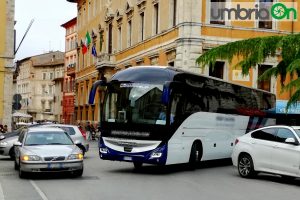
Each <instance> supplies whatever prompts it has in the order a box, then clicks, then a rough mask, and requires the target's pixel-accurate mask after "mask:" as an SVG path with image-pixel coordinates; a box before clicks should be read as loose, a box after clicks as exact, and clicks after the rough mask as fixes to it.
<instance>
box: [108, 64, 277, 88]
mask: <svg viewBox="0 0 300 200" xmlns="http://www.w3.org/2000/svg"><path fill="white" fill-rule="evenodd" d="M179 77H186V78H187V77H189V78H192V77H194V78H197V77H205V78H209V79H213V80H217V81H221V82H224V83H229V84H233V85H237V86H241V87H244V88H249V89H253V90H258V91H262V92H264V93H270V94H273V93H271V92H268V91H265V90H261V89H256V88H251V87H248V86H245V85H241V84H237V83H233V82H228V81H225V80H223V79H219V78H215V77H211V76H206V75H203V74H197V73H192V72H189V71H184V70H181V69H178V68H174V67H170V66H136V67H130V68H127V69H125V70H122V71H119V72H117V73H116V74H114V75H113V76H112V79H111V81H112V82H113V81H119V82H145V83H147V82H151V83H161V84H164V83H165V81H174V80H176V79H178V78H179ZM179 79H180V78H179Z"/></svg>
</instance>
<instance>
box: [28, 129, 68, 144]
mask: <svg viewBox="0 0 300 200" xmlns="http://www.w3.org/2000/svg"><path fill="white" fill-rule="evenodd" d="M72 144H73V141H72V140H71V139H70V137H69V136H68V134H67V133H65V132H32V133H28V134H27V136H26V140H25V143H24V145H25V146H34V145H72Z"/></svg>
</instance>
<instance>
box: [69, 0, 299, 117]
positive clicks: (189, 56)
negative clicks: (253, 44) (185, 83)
mask: <svg viewBox="0 0 300 200" xmlns="http://www.w3.org/2000/svg"><path fill="white" fill-rule="evenodd" d="M67 1H69V2H75V3H77V7H78V15H77V26H78V41H77V42H78V67H77V68H76V84H77V93H78V97H79V98H78V99H77V100H78V109H77V119H79V120H95V121H97V120H98V119H99V118H98V117H99V116H98V113H97V112H98V108H97V106H98V103H97V102H96V103H95V106H93V105H92V106H91V105H87V97H88V91H89V88H90V87H91V84H92V83H93V82H94V80H96V79H100V78H101V77H102V78H106V79H109V78H110V77H111V75H112V74H114V73H115V72H117V71H118V70H122V69H125V68H128V67H131V66H139V65H164V66H167V65H168V66H173V67H176V68H179V69H184V70H188V71H191V72H196V73H201V74H205V75H208V76H214V77H217V78H221V79H224V80H226V81H231V82H235V83H239V84H242V85H246V86H249V87H254V88H260V89H264V90H268V91H271V92H273V93H275V94H276V95H277V98H278V99H280V100H287V99H289V97H290V93H289V92H285V93H281V92H280V90H281V88H280V84H279V83H278V81H279V80H276V79H275V78H272V79H271V80H266V81H260V82H259V81H258V80H257V78H258V76H259V75H260V74H262V73H263V72H264V70H266V69H268V68H270V67H273V66H274V65H276V64H277V62H278V58H279V57H280V55H278V57H276V58H269V59H268V60H266V62H265V63H262V64H261V66H260V67H257V66H256V67H255V68H253V69H251V70H250V71H249V75H248V76H242V75H241V69H239V68H234V66H235V63H236V59H234V60H233V63H231V64H230V63H228V61H226V60H219V61H218V62H217V63H216V66H215V68H214V70H212V69H211V68H209V67H206V68H200V67H199V66H198V65H197V64H196V62H195V61H196V58H198V57H199V56H200V55H201V54H202V53H203V52H205V51H207V50H209V49H211V48H213V47H215V46H217V45H221V44H225V43H227V42H231V41H236V40H240V39H246V38H252V37H259V36H270V35H285V34H292V33H296V32H299V30H300V26H299V25H300V24H299V20H298V21H280V20H272V19H271V20H269V21H222V20H212V19H211V17H210V16H211V15H210V14H211V13H210V11H211V7H212V5H213V4H214V3H216V2H223V3H226V2H231V1H228V0H220V1H215V0H205V1H204V0H113V1H112V0H67ZM250 1H253V2H256V1H254V0H250ZM295 5H296V4H295ZM299 6H300V4H298V8H297V10H300V9H299ZM86 36H90V37H86ZM86 38H88V40H86ZM86 41H88V42H86ZM86 45H87V52H86V51H85V46H86ZM93 49H96V51H97V56H96V57H95V56H94V55H93V54H92V53H93V52H94V51H93ZM83 52H84V53H83ZM85 52H86V53H85ZM99 98H101V92H99V94H98V97H97V99H99Z"/></svg>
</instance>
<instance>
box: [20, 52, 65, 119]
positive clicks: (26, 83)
mask: <svg viewBox="0 0 300 200" xmlns="http://www.w3.org/2000/svg"><path fill="white" fill-rule="evenodd" d="M17 68H18V77H17V83H16V88H17V91H16V93H17V94H20V95H21V96H22V100H21V105H22V107H21V110H20V111H21V112H22V113H26V114H30V115H32V117H33V119H32V120H33V121H40V120H50V121H58V122H60V121H61V118H62V116H61V113H62V112H61V104H62V100H63V99H62V98H63V95H62V90H61V89H60V88H62V87H61V86H59V85H62V80H63V77H64V53H63V52H60V51H55V52H49V53H46V54H41V55H36V56H32V57H27V58H24V59H22V60H20V61H18V62H17ZM55 84H56V85H55ZM58 105H59V106H58Z"/></svg>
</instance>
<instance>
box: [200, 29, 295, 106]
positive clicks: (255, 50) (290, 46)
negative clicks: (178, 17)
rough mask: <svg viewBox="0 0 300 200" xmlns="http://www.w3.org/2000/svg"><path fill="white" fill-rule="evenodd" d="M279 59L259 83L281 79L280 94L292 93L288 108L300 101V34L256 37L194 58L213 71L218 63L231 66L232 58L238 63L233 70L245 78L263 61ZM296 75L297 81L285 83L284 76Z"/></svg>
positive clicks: (214, 49)
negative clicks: (284, 92) (240, 71)
mask: <svg viewBox="0 0 300 200" xmlns="http://www.w3.org/2000/svg"><path fill="white" fill-rule="evenodd" d="M276 55H281V59H280V61H279V63H278V65H277V66H275V67H273V68H270V69H268V70H266V71H265V72H264V73H263V74H262V75H261V76H260V77H258V80H265V79H268V78H270V77H272V76H275V77H276V78H277V77H280V82H281V85H282V91H287V90H290V89H295V90H294V91H295V93H294V94H293V95H292V96H291V98H290V99H289V101H288V103H287V108H289V107H290V106H291V105H293V104H295V103H297V101H298V100H299V99H300V34H291V35H283V36H268V37H257V38H251V39H246V40H239V41H235V42H231V43H227V44H225V45H221V46H218V47H215V48H213V49H210V50H209V51H207V52H205V53H204V54H202V55H201V56H200V57H199V58H197V60H196V62H197V63H198V64H199V65H200V66H201V67H205V66H206V65H209V66H212V67H214V64H215V62H216V60H217V59H221V60H228V61H229V63H231V62H232V59H233V57H234V56H236V57H237V58H238V59H239V61H238V63H237V64H236V65H235V66H234V67H241V69H242V73H243V74H244V75H247V74H248V73H249V70H250V68H251V67H255V66H256V65H257V64H260V63H263V62H264V61H265V60H266V58H268V57H273V56H276ZM288 74H290V75H291V77H294V75H297V78H295V79H292V80H291V81H290V82H288V83H285V79H286V76H287V75H288Z"/></svg>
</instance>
